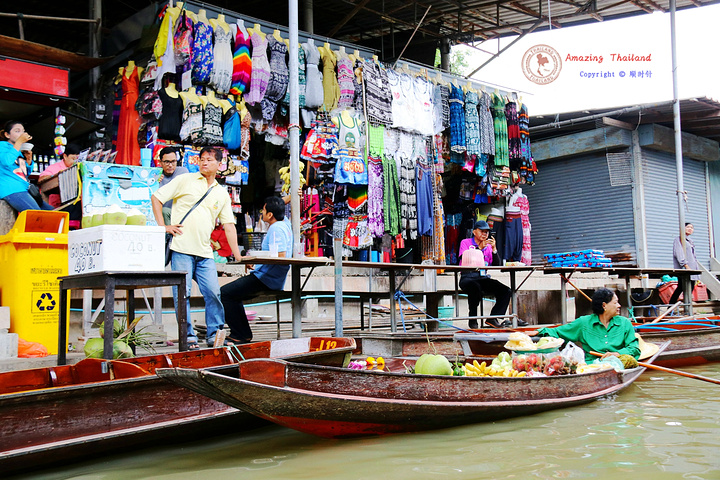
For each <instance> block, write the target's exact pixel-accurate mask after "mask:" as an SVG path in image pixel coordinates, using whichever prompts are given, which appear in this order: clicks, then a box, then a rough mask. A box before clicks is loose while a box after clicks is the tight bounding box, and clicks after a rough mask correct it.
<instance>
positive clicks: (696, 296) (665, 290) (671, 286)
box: [658, 282, 708, 303]
mask: <svg viewBox="0 0 720 480" xmlns="http://www.w3.org/2000/svg"><path fill="white" fill-rule="evenodd" d="M676 288H677V282H667V283H666V284H664V285H663V286H661V287H660V288H658V293H659V294H660V300H661V301H662V302H663V303H669V302H670V297H672V294H673V292H675V289H676ZM707 299H708V293H707V286H705V284H704V283H702V282H698V284H697V285H696V286H695V289H694V290H693V302H703V301H705V300H707ZM679 300H683V294H682V293H681V294H680V298H679Z"/></svg>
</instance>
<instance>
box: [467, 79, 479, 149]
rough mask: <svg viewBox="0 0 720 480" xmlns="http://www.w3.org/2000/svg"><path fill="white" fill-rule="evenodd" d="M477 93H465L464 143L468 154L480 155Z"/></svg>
mask: <svg viewBox="0 0 720 480" xmlns="http://www.w3.org/2000/svg"><path fill="white" fill-rule="evenodd" d="M479 101H480V99H479V98H478V96H477V93H475V92H473V91H472V90H471V91H468V92H467V93H466V94H465V145H466V146H467V154H468V155H480V154H481V153H482V152H481V150H480V117H479V115H478V103H479Z"/></svg>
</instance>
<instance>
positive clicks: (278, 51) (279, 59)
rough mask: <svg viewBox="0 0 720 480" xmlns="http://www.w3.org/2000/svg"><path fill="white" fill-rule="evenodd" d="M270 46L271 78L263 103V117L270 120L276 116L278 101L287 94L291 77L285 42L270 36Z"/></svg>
mask: <svg viewBox="0 0 720 480" xmlns="http://www.w3.org/2000/svg"><path fill="white" fill-rule="evenodd" d="M268 48H269V49H270V79H269V80H268V84H267V90H265V96H264V97H263V99H262V102H261V103H262V114H263V119H264V120H268V121H270V120H272V118H273V117H274V116H275V110H277V105H278V103H279V102H280V100H282V99H283V97H284V96H285V91H286V90H287V87H288V82H289V79H290V77H289V73H288V67H287V63H286V62H285V55H286V54H287V51H288V48H287V45H285V42H278V41H277V39H276V38H275V37H273V36H270V38H269V39H268Z"/></svg>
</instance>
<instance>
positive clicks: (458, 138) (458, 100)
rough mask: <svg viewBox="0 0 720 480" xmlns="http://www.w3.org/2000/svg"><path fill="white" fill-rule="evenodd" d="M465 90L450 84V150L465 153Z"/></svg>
mask: <svg viewBox="0 0 720 480" xmlns="http://www.w3.org/2000/svg"><path fill="white" fill-rule="evenodd" d="M464 98H465V97H464V95H463V91H462V90H461V89H460V88H458V87H456V86H455V85H450V99H449V103H450V151H452V152H454V153H465V150H466V149H467V146H466V140H465V101H464Z"/></svg>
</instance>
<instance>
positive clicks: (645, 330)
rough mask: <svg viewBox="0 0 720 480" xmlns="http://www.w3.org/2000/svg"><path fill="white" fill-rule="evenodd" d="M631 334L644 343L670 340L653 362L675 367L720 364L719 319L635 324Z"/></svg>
mask: <svg viewBox="0 0 720 480" xmlns="http://www.w3.org/2000/svg"><path fill="white" fill-rule="evenodd" d="M635 331H636V332H638V333H639V334H640V335H642V337H643V338H644V339H645V341H646V342H652V343H662V342H666V341H671V342H672V343H671V344H670V346H669V347H668V348H667V350H665V351H664V352H663V353H662V355H660V356H659V357H658V359H657V361H656V362H655V363H657V364H658V365H662V366H663V367H669V368H677V367H683V366H688V365H701V364H704V363H708V362H717V361H720V320H718V319H707V320H681V321H676V322H672V321H667V322H658V323H652V324H650V323H646V324H638V325H636V326H635Z"/></svg>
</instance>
